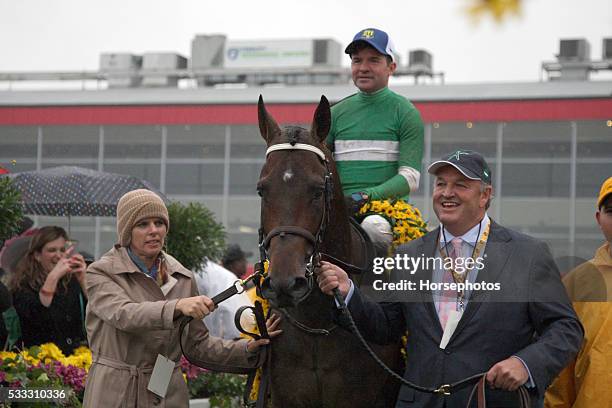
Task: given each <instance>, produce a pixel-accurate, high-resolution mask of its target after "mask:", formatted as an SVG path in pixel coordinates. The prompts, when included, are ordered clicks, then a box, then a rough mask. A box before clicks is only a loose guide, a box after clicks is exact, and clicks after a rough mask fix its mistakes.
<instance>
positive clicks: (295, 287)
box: [289, 276, 310, 299]
mask: <svg viewBox="0 0 612 408" xmlns="http://www.w3.org/2000/svg"><path fill="white" fill-rule="evenodd" d="M309 291H310V285H309V284H308V279H307V278H304V277H302V276H298V277H297V278H295V279H294V281H293V283H292V284H291V286H290V287H289V293H291V296H292V297H294V298H296V299H302V298H303V297H305V296H306V295H307V294H308V292H309Z"/></svg>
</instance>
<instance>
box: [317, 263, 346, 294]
mask: <svg viewBox="0 0 612 408" xmlns="http://www.w3.org/2000/svg"><path fill="white" fill-rule="evenodd" d="M315 273H316V274H317V283H318V284H319V288H320V289H321V292H323V293H325V294H326V295H330V296H333V294H334V292H333V291H334V289H335V288H338V290H340V294H341V295H342V297H343V298H346V295H347V294H348V292H349V290H350V289H351V280H350V278H349V277H348V275H347V273H346V272H344V270H343V269H342V268H340V267H339V266H336V265H334V264H332V263H329V262H326V261H321V266H320V267H318V268H317V269H316V271H315Z"/></svg>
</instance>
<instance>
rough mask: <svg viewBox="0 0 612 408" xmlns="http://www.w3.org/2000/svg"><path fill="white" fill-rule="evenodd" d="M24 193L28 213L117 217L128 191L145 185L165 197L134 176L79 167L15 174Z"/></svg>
mask: <svg viewBox="0 0 612 408" xmlns="http://www.w3.org/2000/svg"><path fill="white" fill-rule="evenodd" d="M2 177H10V178H11V179H13V185H14V186H15V187H16V188H17V189H18V190H19V191H20V192H21V200H22V201H23V207H24V212H25V213H26V214H36V215H51V216H68V217H70V216H102V217H104V216H107V217H109V216H116V215H117V201H119V198H121V196H122V195H123V194H125V193H127V192H128V191H132V190H135V189H138V188H144V189H147V190H151V191H153V192H155V193H157V194H158V195H159V196H160V197H161V198H162V200H164V201H166V202H167V199H166V198H165V196H164V195H163V194H162V193H160V192H159V191H158V190H157V189H156V188H155V187H154V186H153V185H152V184H151V183H149V182H148V181H145V180H141V179H139V178H137V177H134V176H127V175H123V174H114V173H106V172H102V171H95V170H91V169H85V168H82V167H75V166H61V167H54V168H50V169H45V170H41V171H24V172H21V173H11V174H7V175H3V176H2Z"/></svg>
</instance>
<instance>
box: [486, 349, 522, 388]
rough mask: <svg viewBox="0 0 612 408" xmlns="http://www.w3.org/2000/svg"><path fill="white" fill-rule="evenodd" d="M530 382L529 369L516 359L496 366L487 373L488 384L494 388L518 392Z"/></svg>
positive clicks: (509, 359) (508, 359)
mask: <svg viewBox="0 0 612 408" xmlns="http://www.w3.org/2000/svg"><path fill="white" fill-rule="evenodd" d="M527 380H529V373H528V372H527V369H526V368H525V366H524V365H523V363H522V362H521V360H519V359H518V358H516V357H510V358H507V359H505V360H503V361H500V362H499V363H497V364H495V365H494V366H493V367H491V369H490V370H489V371H488V372H487V382H488V383H489V385H490V386H491V387H493V388H501V389H502V390H506V391H516V390H517V389H518V387H520V386H521V385H523V384H525V383H526V382H527Z"/></svg>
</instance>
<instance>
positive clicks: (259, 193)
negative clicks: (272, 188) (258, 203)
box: [257, 188, 263, 197]
mask: <svg viewBox="0 0 612 408" xmlns="http://www.w3.org/2000/svg"><path fill="white" fill-rule="evenodd" d="M257 195H258V196H260V197H263V192H262V191H261V188H258V189H257Z"/></svg>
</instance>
